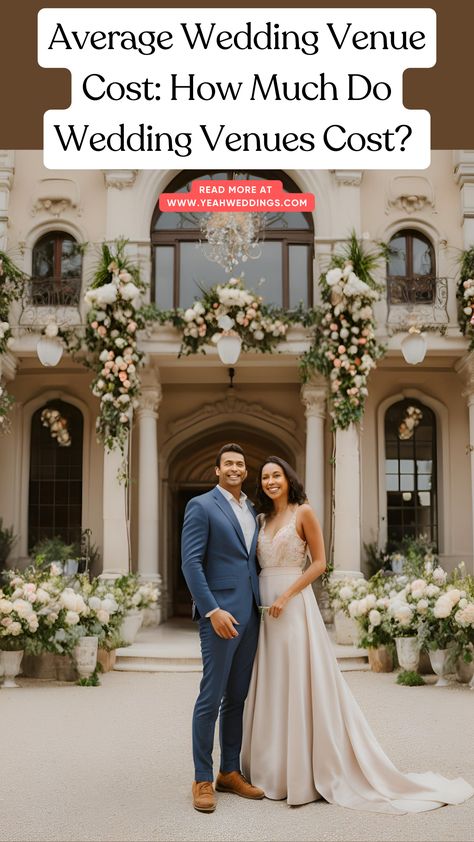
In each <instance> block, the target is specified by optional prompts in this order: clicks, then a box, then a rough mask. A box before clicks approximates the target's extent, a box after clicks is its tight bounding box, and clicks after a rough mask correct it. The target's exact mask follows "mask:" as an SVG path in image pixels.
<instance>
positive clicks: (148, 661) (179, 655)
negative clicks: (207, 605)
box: [114, 621, 370, 672]
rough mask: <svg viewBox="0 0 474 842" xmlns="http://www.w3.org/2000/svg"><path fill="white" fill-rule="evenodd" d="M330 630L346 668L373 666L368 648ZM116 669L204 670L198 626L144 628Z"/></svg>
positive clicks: (341, 664)
mask: <svg viewBox="0 0 474 842" xmlns="http://www.w3.org/2000/svg"><path fill="white" fill-rule="evenodd" d="M328 634H329V638H330V640H331V643H332V646H333V650H334V654H335V656H336V658H337V661H338V664H339V667H340V669H341V671H342V672H345V671H346V670H368V669H370V667H369V663H368V658H367V651H366V650H365V649H361V648H359V647H358V646H341V645H340V644H337V643H335V639H334V630H333V629H332V627H331V626H329V627H328ZM114 669H115V670H118V671H122V672H202V661H201V652H200V644H199V636H198V634H197V630H196V627H195V626H194V625H193V626H191V625H190V624H189V623H188V624H182V623H179V622H177V623H176V622H174V621H171V622H168V623H164V624H162V625H161V626H158V627H155V628H150V627H146V628H145V629H142V630H141V631H140V632H139V634H138V636H137V640H136V641H135V643H133V644H132V645H131V646H124V647H123V648H121V649H117V658H116V662H115V666H114Z"/></svg>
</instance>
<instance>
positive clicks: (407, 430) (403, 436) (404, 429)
mask: <svg viewBox="0 0 474 842" xmlns="http://www.w3.org/2000/svg"><path fill="white" fill-rule="evenodd" d="M422 418H423V413H422V411H421V409H420V408H419V407H417V406H408V407H407V409H406V412H405V415H404V417H403V418H402V420H401V422H400V424H399V425H398V438H399V439H400V440H401V441H408V439H411V438H412V436H413V433H414V432H415V427H418V424H419V423H420V421H421V419H422Z"/></svg>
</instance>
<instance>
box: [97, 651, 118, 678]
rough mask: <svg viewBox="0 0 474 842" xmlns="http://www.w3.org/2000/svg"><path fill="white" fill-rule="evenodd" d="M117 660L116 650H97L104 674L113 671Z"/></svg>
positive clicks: (98, 660)
mask: <svg viewBox="0 0 474 842" xmlns="http://www.w3.org/2000/svg"><path fill="white" fill-rule="evenodd" d="M116 659H117V650H116V649H111V650H110V651H109V650H107V649H101V648H100V647H99V649H98V650H97V663H98V664H100V665H101V667H102V672H110V670H113V668H114V666H115V661H116Z"/></svg>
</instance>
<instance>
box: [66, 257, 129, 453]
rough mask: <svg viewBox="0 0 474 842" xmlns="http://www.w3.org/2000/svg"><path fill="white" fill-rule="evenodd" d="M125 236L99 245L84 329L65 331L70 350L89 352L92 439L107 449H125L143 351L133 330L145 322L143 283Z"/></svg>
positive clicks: (77, 354)
mask: <svg viewBox="0 0 474 842" xmlns="http://www.w3.org/2000/svg"><path fill="white" fill-rule="evenodd" d="M125 246H126V240H117V241H116V242H115V244H114V246H113V247H109V246H108V245H107V244H104V245H103V246H102V256H101V260H100V262H99V265H98V267H97V270H96V273H95V276H94V280H93V282H92V284H91V285H90V287H89V289H88V291H87V292H86V294H85V297H84V298H85V301H86V303H87V304H88V305H89V306H90V308H91V309H90V310H89V312H88V314H87V324H86V329H85V335H84V336H83V337H80V338H79V339H77V337H75V341H74V340H73V338H72V336H71V335H66V337H65V338H66V340H67V343H68V346H69V349H70V351H71V353H72V354H73V355H75V356H80V355H81V353H82V351H83V346H84V344H85V347H86V348H87V351H88V352H89V353H88V355H87V356H86V357H85V358H83V357H82V361H83V363H84V364H85V365H87V366H88V367H89V368H90V369H92V371H93V372H94V378H93V381H92V383H91V390H92V393H93V394H94V395H96V397H98V398H99V399H100V412H99V416H98V418H97V421H96V432H97V439H98V441H101V442H102V443H103V444H104V445H105V447H106V448H107V449H108V450H113V449H115V448H117V447H119V448H120V450H121V451H122V453H124V450H125V446H126V443H127V438H128V433H129V430H130V428H131V424H132V417H133V410H134V408H136V407H137V406H138V397H139V394H140V378H139V374H138V369H139V367H140V365H141V362H142V359H143V353H142V352H141V351H139V350H138V347H137V339H136V332H137V330H139V329H141V328H143V327H144V326H145V320H144V318H143V315H142V312H141V310H140V307H141V297H142V294H143V292H144V290H145V285H144V284H143V283H142V281H141V280H140V272H139V269H138V267H137V266H135V265H133V264H132V263H131V262H130V260H129V258H128V257H127V256H126V255H125Z"/></svg>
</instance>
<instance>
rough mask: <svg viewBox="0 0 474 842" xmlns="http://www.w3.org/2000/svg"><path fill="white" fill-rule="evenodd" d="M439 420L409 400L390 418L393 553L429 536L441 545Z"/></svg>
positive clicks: (387, 472) (390, 413) (387, 448)
mask: <svg viewBox="0 0 474 842" xmlns="http://www.w3.org/2000/svg"><path fill="white" fill-rule="evenodd" d="M436 475H437V471H436V418H435V414H434V412H433V411H432V410H431V409H430V408H429V407H427V406H425V405H424V404H422V403H421V402H420V401H417V400H414V399H412V398H406V399H405V400H403V401H399V402H398V403H395V404H393V405H392V406H391V407H390V409H388V410H387V412H386V415H385V482H386V489H387V541H388V546H389V549H393V548H395V547H397V546H399V544H400V542H401V541H402V539H403V538H405V537H410V538H416V537H417V536H419V535H427V536H428V538H429V540H430V541H432V542H433V543H434V545H435V546H436V547H437V545H438V511H437V479H436Z"/></svg>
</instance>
